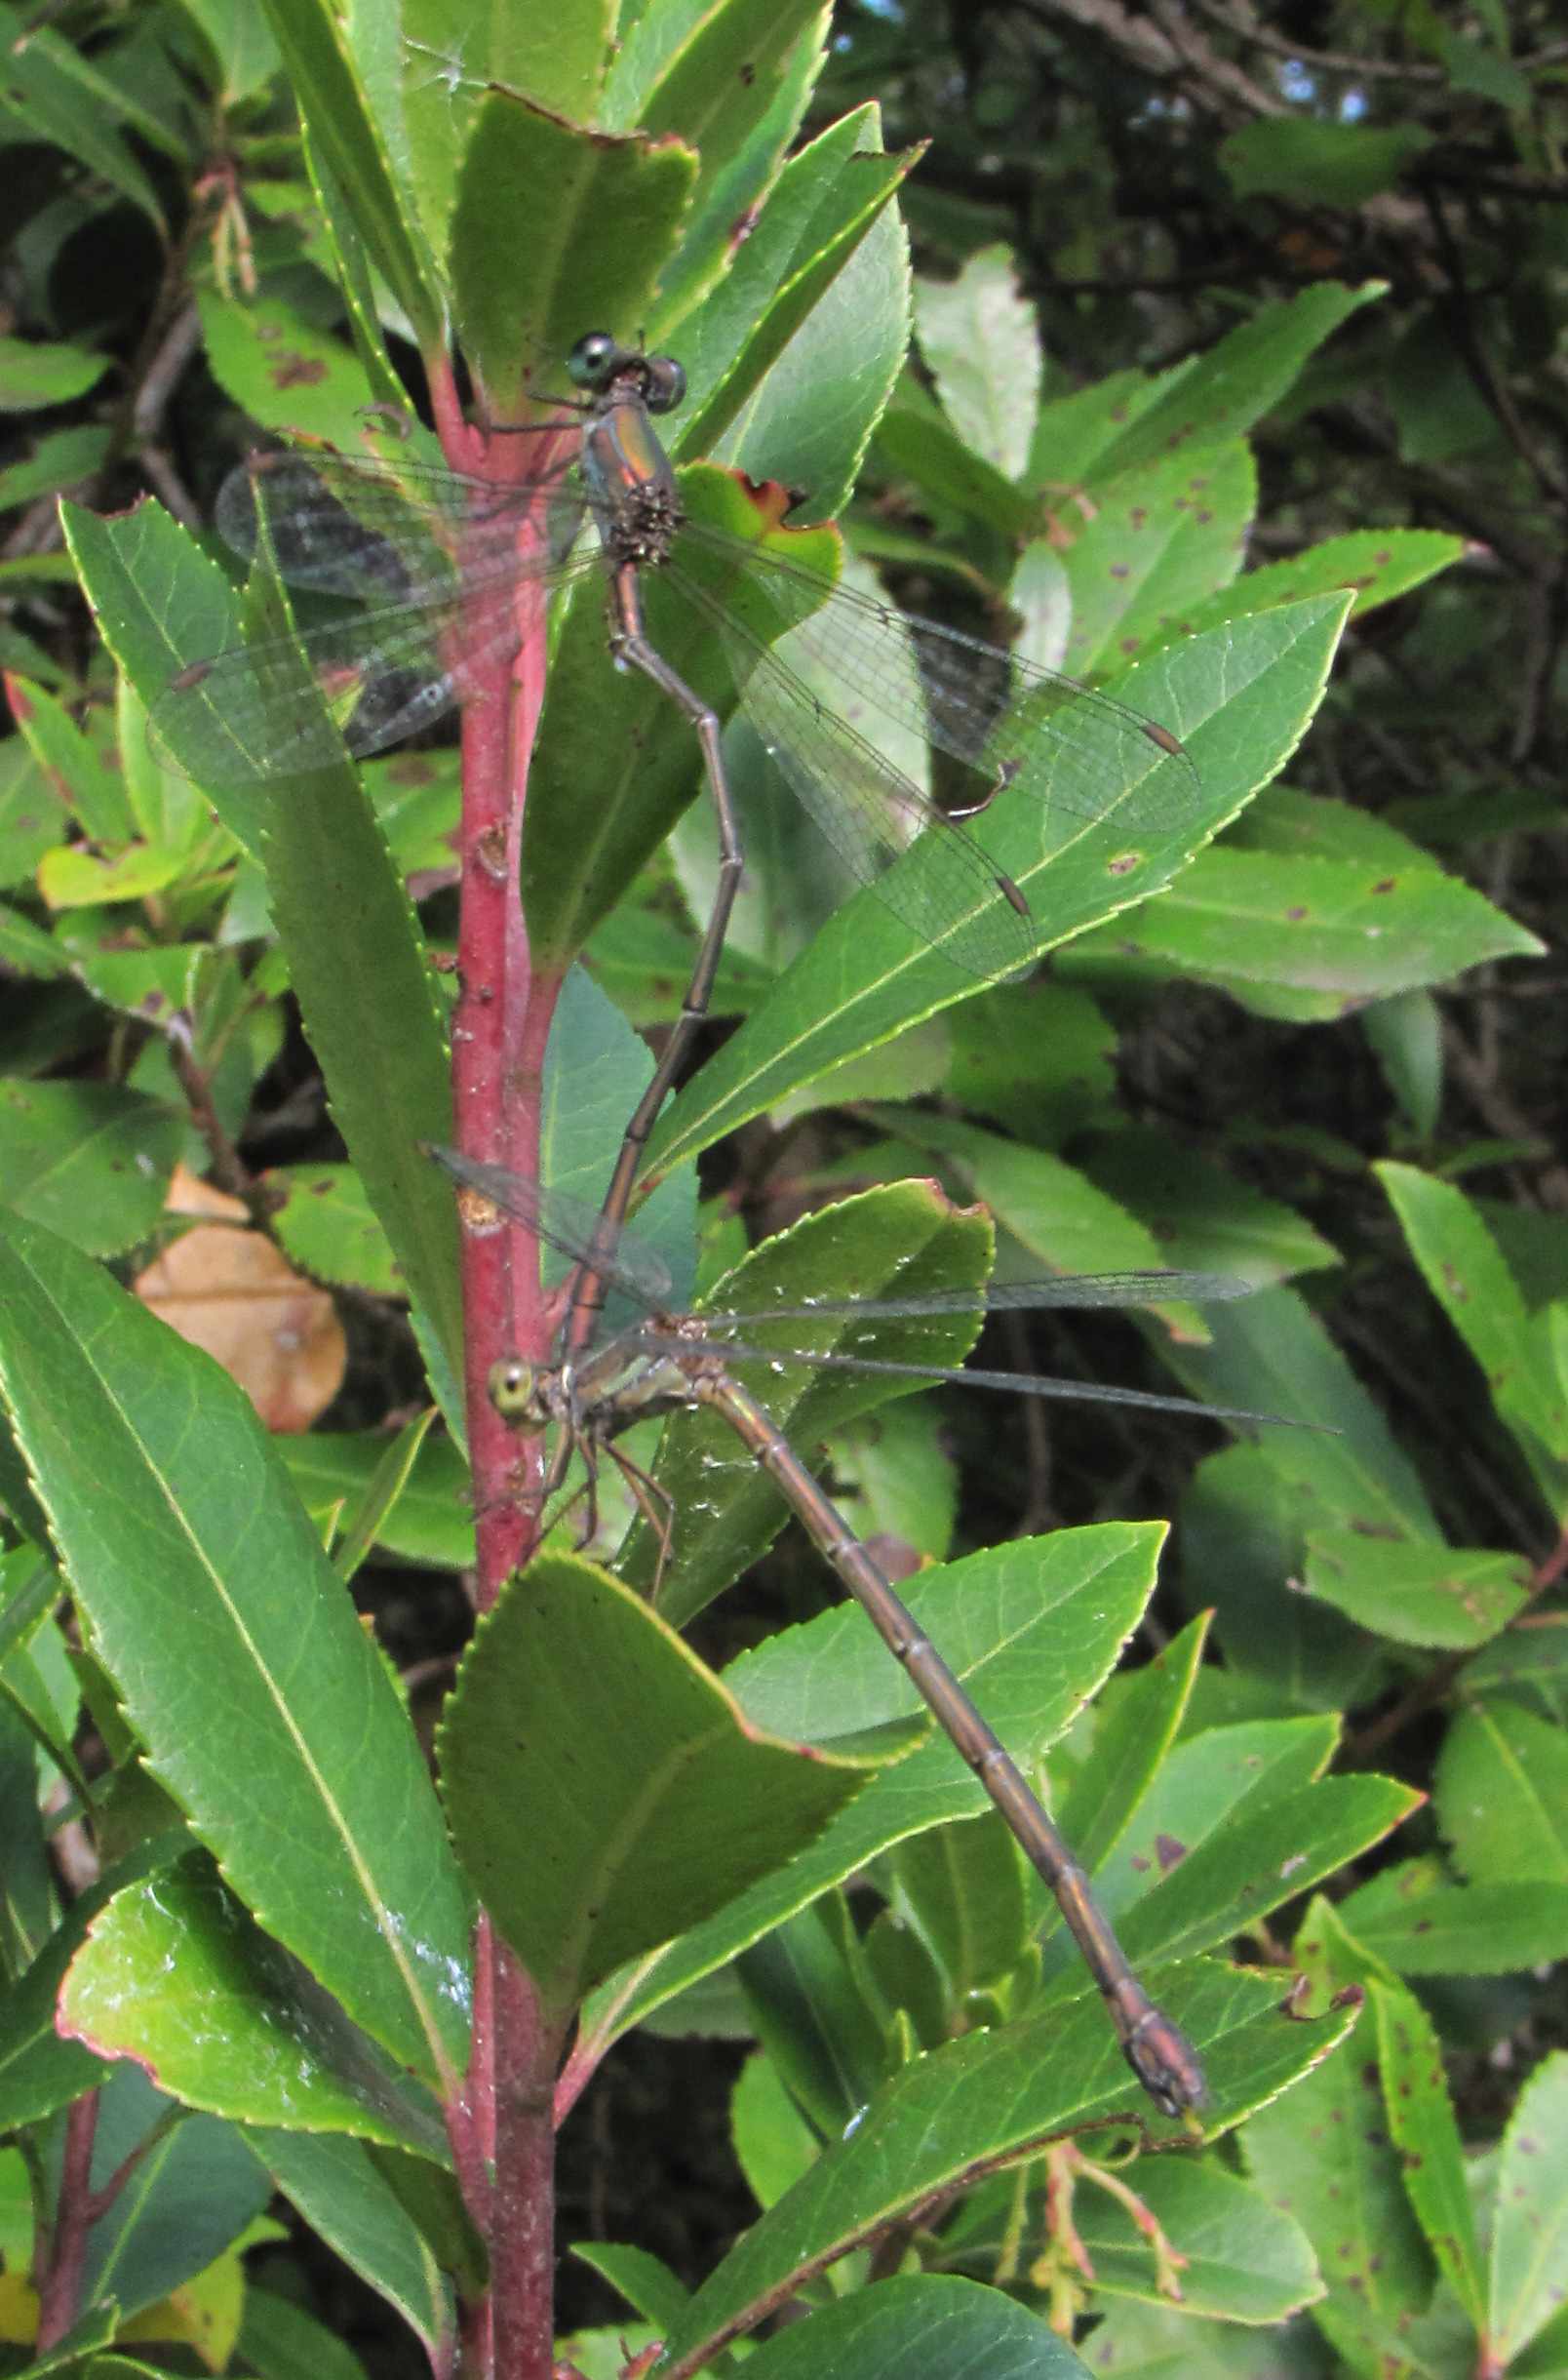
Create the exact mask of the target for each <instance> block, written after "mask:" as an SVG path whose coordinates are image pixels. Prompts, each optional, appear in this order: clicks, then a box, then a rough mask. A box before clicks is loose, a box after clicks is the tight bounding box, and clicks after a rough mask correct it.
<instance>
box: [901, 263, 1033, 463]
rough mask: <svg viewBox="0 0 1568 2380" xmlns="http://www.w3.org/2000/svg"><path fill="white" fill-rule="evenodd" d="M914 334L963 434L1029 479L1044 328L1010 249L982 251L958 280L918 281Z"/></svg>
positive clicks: (992, 458)
mask: <svg viewBox="0 0 1568 2380" xmlns="http://www.w3.org/2000/svg"><path fill="white" fill-rule="evenodd" d="M915 332H916V337H918V338H919V340H920V343H921V354H922V355H923V356H924V358H925V361H926V363H927V365H928V366H929V368H930V372H931V377H932V378H933V379H934V380H935V382H936V393H937V396H938V398H939V399H940V401H941V404H942V409H943V411H944V412H945V413H946V415H947V416H948V418H949V420H950V421H951V422H952V424H953V426H954V428H955V429H956V430H957V431H958V433H959V436H960V438H961V439H962V440H963V443H964V445H965V446H967V447H971V448H972V449H973V450H974V452H975V453H976V454H977V455H983V456H984V457H985V459H986V460H987V462H989V463H992V464H994V465H995V466H996V468H997V469H998V470H999V471H1000V472H1003V473H1004V474H1005V475H1006V477H1007V478H1008V479H1019V478H1021V477H1022V476H1023V474H1024V472H1025V470H1026V469H1027V467H1028V463H1029V449H1030V442H1031V440H1032V439H1033V437H1034V433H1035V418H1036V415H1037V413H1038V412H1039V386H1040V353H1039V325H1038V323H1037V321H1036V316H1035V309H1034V307H1033V305H1031V304H1030V302H1029V300H1028V299H1027V298H1025V297H1024V296H1023V295H1022V293H1021V292H1020V290H1019V287H1018V276H1017V269H1016V267H1015V265H1014V262H1013V258H1012V253H1011V251H1010V250H1009V249H1007V248H1004V247H1001V246H998V247H995V248H981V249H977V250H976V251H975V253H974V255H973V256H972V257H969V258H965V260H964V263H963V267H962V270H961V271H960V274H959V276H958V279H957V280H956V281H926V280H918V281H917V282H916V284H915Z"/></svg>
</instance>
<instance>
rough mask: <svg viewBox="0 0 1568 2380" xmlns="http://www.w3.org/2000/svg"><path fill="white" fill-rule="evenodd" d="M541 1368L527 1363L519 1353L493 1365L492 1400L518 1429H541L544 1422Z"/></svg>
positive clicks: (506, 1418)
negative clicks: (541, 1402)
mask: <svg viewBox="0 0 1568 2380" xmlns="http://www.w3.org/2000/svg"><path fill="white" fill-rule="evenodd" d="M538 1385H539V1375H538V1371H537V1369H536V1368H535V1367H534V1366H533V1365H532V1364H525V1363H524V1362H523V1361H522V1359H521V1357H519V1356H503V1357H502V1358H501V1360H500V1362H499V1363H498V1364H492V1365H491V1366H490V1382H489V1387H490V1403H491V1405H493V1406H494V1408H495V1410H496V1411H497V1412H498V1413H499V1414H500V1417H501V1419H502V1420H503V1421H508V1422H510V1423H511V1425H512V1427H513V1429H514V1430H538V1429H542V1428H543V1426H544V1415H543V1414H542V1413H541V1412H540V1410H539V1401H538Z"/></svg>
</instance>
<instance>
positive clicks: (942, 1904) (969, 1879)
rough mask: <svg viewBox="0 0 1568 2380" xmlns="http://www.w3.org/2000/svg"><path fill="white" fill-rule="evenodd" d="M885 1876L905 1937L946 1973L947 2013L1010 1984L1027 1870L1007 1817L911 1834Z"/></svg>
mask: <svg viewBox="0 0 1568 2380" xmlns="http://www.w3.org/2000/svg"><path fill="white" fill-rule="evenodd" d="M1063 1831H1064V1832H1065V1831H1066V1825H1065V1820H1064V1829H1063ZM1068 1841H1069V1842H1070V1843H1071V1844H1073V1848H1074V1850H1075V1851H1076V1852H1078V1856H1079V1857H1080V1858H1087V1859H1089V1860H1090V1861H1091V1862H1092V1860H1093V1856H1094V1854H1093V1852H1092V1851H1085V1850H1084V1848H1083V1846H1082V1845H1081V1844H1079V1842H1078V1839H1077V1837H1075V1836H1072V1835H1069V1836H1068ZM886 1871H887V1874H888V1875H889V1877H890V1878H891V1881H892V1886H893V1899H892V1911H893V1917H894V1920H895V1922H896V1924H897V1928H898V1932H899V1934H900V1935H907V1934H909V1933H913V1934H914V1935H916V1936H917V1937H918V1938H919V1940H920V1942H921V1946H922V1947H923V1949H924V1950H925V1951H926V1953H927V1954H928V1956H929V1957H930V1959H931V1961H932V1962H933V1963H934V1965H935V1967H936V1968H937V1970H938V1972H939V1975H940V1979H941V1983H942V1986H943V1991H944V1995H945V1998H946V2002H947V2006H948V2008H950V2009H956V2008H959V2007H961V2005H962V2004H963V2003H964V2002H965V2001H966V2000H967V1999H969V1997H970V1996H971V1995H973V1994H978V1993H980V1992H984V1991H987V1990H989V1989H990V1988H991V1987H993V1986H994V1985H997V1984H999V1983H1001V1982H1003V1981H1004V1980H1005V1978H1006V1977H1007V1976H1008V1975H1010V1974H1011V1973H1012V1971H1013V1969H1014V1968H1015V1967H1016V1966H1017V1964H1018V1962H1019V1960H1020V1959H1022V1958H1023V1957H1024V1956H1025V1954H1026V1952H1027V1950H1028V1947H1029V1935H1030V1924H1029V1913H1028V1907H1027V1898H1026V1896H1027V1884H1026V1873H1027V1872H1026V1869H1025V1864H1024V1861H1023V1858H1022V1856H1021V1854H1020V1852H1019V1849H1018V1845H1017V1844H1016V1843H1015V1842H1014V1841H1013V1839H1012V1837H1011V1835H1010V1834H1009V1833H1008V1832H1007V1829H1006V1828H1005V1826H1003V1824H1002V1822H1001V1819H1000V1815H998V1816H996V1817H995V1818H991V1817H987V1818H982V1819H977V1820H975V1822H974V1823H973V1824H972V1825H968V1826H937V1827H932V1828H931V1829H930V1830H929V1832H928V1833H926V1834H923V1835H911V1836H910V1837H909V1838H908V1840H907V1841H906V1842H904V1843H900V1844H895V1845H894V1847H893V1849H892V1850H891V1851H890V1852H889V1853H888V1855H887V1861H886Z"/></svg>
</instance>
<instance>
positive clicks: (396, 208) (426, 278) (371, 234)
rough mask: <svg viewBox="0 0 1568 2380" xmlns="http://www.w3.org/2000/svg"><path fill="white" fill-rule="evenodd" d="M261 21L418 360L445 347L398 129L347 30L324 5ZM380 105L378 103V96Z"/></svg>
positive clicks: (283, 8)
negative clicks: (409, 199)
mask: <svg viewBox="0 0 1568 2380" xmlns="http://www.w3.org/2000/svg"><path fill="white" fill-rule="evenodd" d="M267 21H268V23H269V24H270V25H271V28H272V31H273V34H274V35H275V37H276V39H277V44H278V48H279V49H280V51H281V52H282V54H283V62H284V66H285V68H286V70H287V73H288V77H289V82H290V85H291V87H292V89H293V91H294V97H295V99H297V101H298V104H299V109H300V113H301V114H302V115H303V116H304V117H305V119H306V120H307V122H308V123H309V125H310V129H311V137H312V139H314V141H315V142H316V144H317V146H318V147H319V149H320V151H321V154H322V156H323V158H324V159H325V160H326V162H327V165H328V168H329V170H330V172H331V174H332V176H333V179H334V180H335V181H336V183H337V185H338V187H339V188H340V189H341V191H342V193H343V195H344V198H345V199H346V201H347V204H348V209H349V212H350V214H351V216H352V218H353V220H354V222H355V224H356V225H357V227H358V230H359V233H360V236H361V238H362V239H363V240H364V242H365V244H366V247H367V248H368V249H369V250H370V253H371V257H372V261H373V263H374V264H375V267H376V270H377V271H378V272H379V273H380V275H381V277H382V279H383V280H384V281H385V282H386V283H387V285H388V287H389V288H390V290H391V292H392V295H393V297H394V298H395V299H396V300H397V302H398V304H399V305H400V306H401V307H402V309H403V311H404V313H405V314H406V315H407V316H408V318H409V320H410V322H411V323H412V326H413V335H414V338H415V340H416V341H417V343H418V345H419V347H420V348H421V349H422V350H423V352H424V353H425V354H426V355H427V356H429V355H435V354H438V353H440V352H441V351H442V348H443V346H444V343H445V329H446V326H445V321H444V306H443V302H442V295H441V292H440V288H439V283H438V280H437V276H436V272H435V267H434V264H433V261H432V258H431V256H430V253H429V250H428V249H427V247H426V246H425V243H424V239H423V236H422V235H421V233H420V232H419V231H418V229H417V228H416V226H415V224H414V222H413V221H412V218H411V216H410V214H409V211H408V209H407V208H406V207H405V205H404V194H403V190H402V188H401V187H400V182H399V163H400V160H399V156H398V149H399V147H400V145H401V129H400V128H399V127H398V126H397V124H396V122H395V120H392V119H390V118H389V116H388V113H387V111H386V110H385V108H384V107H381V108H377V107H376V106H375V105H374V104H373V103H372V95H371V93H370V91H369V89H368V87H367V84H366V82H365V80H364V79H363V78H362V72H361V61H360V59H357V58H356V57H355V56H354V54H353V52H352V50H351V48H350V46H349V45H350V41H351V39H352V34H353V27H352V25H351V24H350V23H349V22H348V21H346V20H341V19H339V18H338V16H337V15H336V14H335V12H334V11H333V10H332V9H331V8H328V7H326V6H325V5H323V0H267ZM383 97H384V95H383Z"/></svg>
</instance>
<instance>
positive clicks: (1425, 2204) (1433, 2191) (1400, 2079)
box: [1370, 1983, 1485, 2331]
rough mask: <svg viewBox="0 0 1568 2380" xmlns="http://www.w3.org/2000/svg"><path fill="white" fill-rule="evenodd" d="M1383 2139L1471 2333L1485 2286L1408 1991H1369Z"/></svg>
mask: <svg viewBox="0 0 1568 2380" xmlns="http://www.w3.org/2000/svg"><path fill="white" fill-rule="evenodd" d="M1370 1998H1371V2002H1372V2013H1373V2016H1374V2017H1375V2018H1376V2021H1377V2029H1378V2062H1379V2065H1380V2067H1381V2068H1382V2074H1383V2104H1384V2108H1385V2110H1386V2111H1387V2115H1388V2121H1389V2133H1390V2137H1391V2138H1392V2142H1393V2145H1394V2147H1395V2148H1396V2149H1397V2150H1398V2152H1399V2157H1400V2161H1401V2162H1402V2165H1403V2168H1404V2184H1405V2191H1406V2194H1407V2196H1408V2198H1409V2200H1410V2203H1411V2205H1412V2206H1413V2207H1414V2208H1415V2211H1416V2219H1417V2221H1418V2222H1419V2223H1420V2225H1421V2228H1422V2230H1423V2232H1425V2234H1426V2236H1427V2241H1428V2244H1429V2245H1430V2247H1431V2252H1432V2254H1433V2255H1434V2256H1435V2257H1436V2259H1437V2262H1438V2265H1439V2266H1440V2268H1441V2270H1442V2272H1443V2274H1444V2275H1445V2277H1446V2279H1447V2280H1448V2281H1449V2283H1450V2285H1451V2287H1452V2288H1453V2289H1454V2291H1455V2292H1456V2294H1457V2295H1458V2297H1459V2300H1460V2303H1461V2304H1462V2305H1463V2307H1464V2309H1465V2312H1466V2313H1467V2314H1468V2315H1469V2317H1470V2320H1471V2322H1472V2323H1473V2324H1474V2326H1475V2328H1476V2330H1477V2331H1479V2330H1480V2329H1481V2327H1482V2324H1483V2321H1484V2319H1485V2316H1484V2299H1485V2281H1484V2279H1483V2276H1482V2270H1481V2251H1480V2243H1479V2241H1477V2239H1476V2236H1475V2214H1474V2208H1473V2206H1472V2204H1471V2201H1470V2176H1469V2174H1468V2172H1467V2171H1466V2165H1465V2144H1464V2142H1463V2141H1462V2140H1461V2138H1460V2133H1459V2125H1458V2122H1456V2120H1455V2116H1454V2105H1453V2101H1452V2100H1451V2099H1450V2098H1449V2096H1448V2090H1447V2087H1446V2085H1445V2083H1444V2082H1443V2063H1442V2049H1441V2044H1440V2043H1439V2042H1438V2039H1437V2034H1436V2030H1435V2028H1434V2027H1433V2025H1432V2021H1431V2017H1430V2016H1429V2015H1428V2014H1427V2011H1426V2009H1425V2008H1424V2007H1423V2006H1422V2004H1421V2003H1420V2001H1419V2000H1417V1998H1416V1997H1415V1994H1414V1993H1413V1992H1407V1991H1405V1990H1404V1989H1403V1987H1402V1986H1400V1985H1398V1984H1388V1983H1374V1984H1372V1985H1371V1986H1370Z"/></svg>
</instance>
